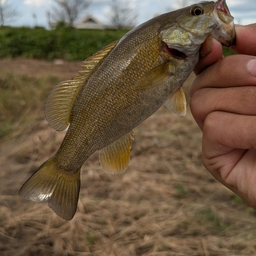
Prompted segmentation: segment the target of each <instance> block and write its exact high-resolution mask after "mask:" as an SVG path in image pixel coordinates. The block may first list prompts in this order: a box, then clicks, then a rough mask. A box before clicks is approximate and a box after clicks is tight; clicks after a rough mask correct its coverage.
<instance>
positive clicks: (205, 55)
mask: <svg viewBox="0 0 256 256" xmlns="http://www.w3.org/2000/svg"><path fill="white" fill-rule="evenodd" d="M200 56H201V59H200V61H199V62H198V64H197V65H196V67H195V69H194V73H195V74H196V75H198V74H200V73H201V72H202V71H203V70H204V69H206V68H207V67H209V66H210V65H212V64H213V63H215V62H217V61H218V60H219V59H221V58H222V46H221V44H220V43H219V42H218V41H217V40H215V39H214V38H211V37H208V39H207V40H206V41H205V43H203V45H202V47H201V50H200Z"/></svg>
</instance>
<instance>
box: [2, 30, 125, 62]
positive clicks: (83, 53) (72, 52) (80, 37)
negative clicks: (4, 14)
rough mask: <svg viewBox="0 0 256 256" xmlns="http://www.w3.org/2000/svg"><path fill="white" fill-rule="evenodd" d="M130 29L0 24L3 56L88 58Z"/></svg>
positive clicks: (50, 58)
mask: <svg viewBox="0 0 256 256" xmlns="http://www.w3.org/2000/svg"><path fill="white" fill-rule="evenodd" d="M126 32H127V30H79V29H74V28H67V27H58V28H57V29H55V30H46V29H44V28H27V27H20V28H13V27H0V58H16V57H25V58H35V59H47V60H53V59H58V58H61V59H65V60H84V59H85V58H87V57H89V56H91V55H92V54H93V53H95V52H97V51H98V50H99V49H101V48H103V47H104V46H106V45H108V44H109V43H111V42H113V41H115V40H118V39H120V38H121V37H122V36H123V35H124V34H125V33H126Z"/></svg>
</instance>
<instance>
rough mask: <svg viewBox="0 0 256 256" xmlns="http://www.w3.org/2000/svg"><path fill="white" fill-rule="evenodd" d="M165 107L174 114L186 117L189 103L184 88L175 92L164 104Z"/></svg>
mask: <svg viewBox="0 0 256 256" xmlns="http://www.w3.org/2000/svg"><path fill="white" fill-rule="evenodd" d="M164 105H165V106H166V107H167V108H168V109H169V110H170V111H171V112H173V113H174V114H177V115H179V116H185V115H186V113H187V101H186V96H185V93H184V91H183V90H182V88H181V87H180V88H179V89H178V90H177V91H175V92H174V93H173V94H172V95H171V96H170V97H169V99H168V100H167V101H166V102H165V103H164Z"/></svg>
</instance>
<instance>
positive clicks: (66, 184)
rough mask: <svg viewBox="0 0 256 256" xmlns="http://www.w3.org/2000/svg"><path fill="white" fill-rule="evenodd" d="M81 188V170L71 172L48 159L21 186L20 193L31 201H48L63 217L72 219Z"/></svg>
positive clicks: (52, 159)
mask: <svg viewBox="0 0 256 256" xmlns="http://www.w3.org/2000/svg"><path fill="white" fill-rule="evenodd" d="M79 190H80V170H79V171H78V172H76V173H69V172H66V171H65V170H62V169H60V168H59V167H58V165H57V164H56V163H55V162H54V157H52V158H50V159H49V160H47V161H46V162H45V163H44V164H43V165H41V167H40V168H39V169H38V170H37V172H36V173H34V174H33V175H32V176H31V177H30V178H29V179H28V180H27V181H26V182H25V183H24V184H23V186H22V187H21V189H20V191H19V193H20V195H21V196H22V197H24V198H25V199H28V200H31V201H40V202H48V205H49V206H50V207H51V208H52V209H53V210H54V211H55V212H56V213H57V214H58V215H59V216H60V217H62V218H63V219H66V220H71V219H72V218H73V216H74V214H75V212H76V208H77V201H78V196H79Z"/></svg>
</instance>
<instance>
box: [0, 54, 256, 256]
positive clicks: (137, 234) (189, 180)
mask: <svg viewBox="0 0 256 256" xmlns="http://www.w3.org/2000/svg"><path fill="white" fill-rule="evenodd" d="M80 65H81V63H79V62H76V63H64V64H63V65H56V64H53V63H49V62H44V61H36V60H22V59H21V60H20V59H18V60H0V73H1V74H4V73H10V72H11V73H15V74H24V75H26V76H28V77H36V78H38V79H40V78H41V77H43V76H49V75H50V76H56V77H57V78H58V79H59V80H64V79H67V78H71V77H73V76H76V75H77V72H78V70H79V67H80ZM191 79H192V78H191ZM24 86H26V84H24ZM186 87H187V86H186ZM42 109H43V106H42ZM42 113H43V111H41V112H40V113H38V116H39V117H40V118H39V120H37V121H36V122H35V123H34V124H28V126H30V125H31V126H33V129H32V128H31V129H30V130H29V132H27V133H25V134H24V133H23V134H18V135H15V136H13V137H8V139H4V140H1V141H0V162H1V170H0V255H3V256H34V255H39V256H43V255H54V256H60V255H78V256H87V255H88V256H89V255H92V256H100V255H103V256H114V255H115V256H117V255H118V256H119V255H120V256H128V255H129V256H135V255H136V256H137V255H145V256H146V255H147V256H149V255H152V256H167V255H170V256H172V255H179V256H185V255H186V256H188V255H196V256H219V255H229V256H235V255H237V256H238V255H256V242H255V241H256V214H255V211H254V210H252V209H251V208H250V207H248V206H247V205H246V204H245V203H244V202H243V201H242V200H241V199H239V198H238V197H237V196H235V195H234V194H233V193H232V192H230V191H229V190H227V189H226V188H224V187H223V186H222V185H221V184H219V183H218V182H217V181H215V180H214V178H212V176H211V175H210V174H209V173H208V172H207V171H206V170H205V169H204V167H203V165H202V163H201V132H200V130H199V129H198V127H197V126H196V124H195V122H194V120H193V118H192V116H191V114H190V113H188V115H187V116H186V117H183V118H181V117H178V116H176V115H174V114H171V113H169V112H168V110H167V109H165V108H161V109H160V110H159V111H158V112H157V113H155V114H154V115H153V116H151V117H150V118H149V119H148V120H146V121H145V122H144V123H143V124H142V125H140V126H139V127H137V128H136V129H135V130H134V132H135V140H134V143H133V146H132V150H131V154H132V158H131V162H130V165H129V168H128V170H127V171H126V173H125V174H123V175H120V176H111V175H109V174H106V173H104V171H103V170H101V168H100V165H99V162H98V153H97V152H96V153H94V154H93V155H92V156H91V157H90V158H89V160H88V161H87V162H86V163H85V164H84V166H83V172H82V184H81V193H80V199H79V204H78V210H77V213H76V215H75V217H74V219H73V220H71V221H64V220H62V219H61V218H59V217H58V216H56V214H55V213H54V212H53V211H52V210H51V209H49V208H48V206H47V205H46V204H42V203H34V202H30V201H25V200H23V199H21V198H20V197H19V196H18V190H19V188H20V186H21V185H22V184H23V182H24V181H25V180H26V178H28V176H29V175H30V173H32V172H33V171H35V170H36V168H37V167H39V165H41V164H42V163H43V162H44V161H45V160H46V159H47V158H48V157H50V156H51V155H52V154H53V153H54V152H55V151H56V149H57V148H58V146H59V144H60V142H61V140H62V138H63V136H64V133H57V132H55V131H54V130H52V129H51V128H50V127H49V126H48V125H47V123H46V122H45V121H44V119H43V114H42Z"/></svg>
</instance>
